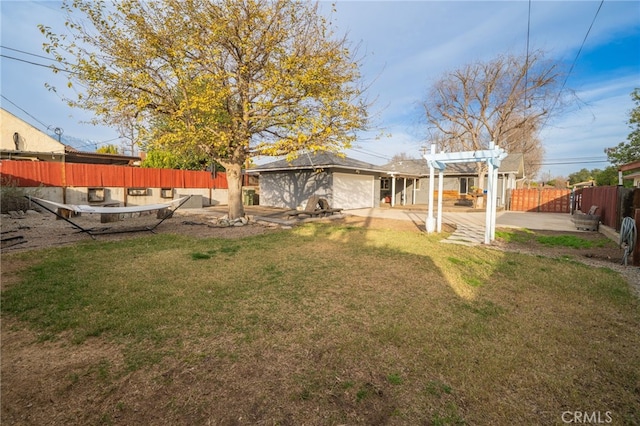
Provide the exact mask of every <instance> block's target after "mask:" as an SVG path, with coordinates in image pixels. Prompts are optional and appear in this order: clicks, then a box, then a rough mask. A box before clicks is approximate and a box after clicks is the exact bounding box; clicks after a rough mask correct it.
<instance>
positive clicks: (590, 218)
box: [571, 206, 600, 231]
mask: <svg viewBox="0 0 640 426" xmlns="http://www.w3.org/2000/svg"><path fill="white" fill-rule="evenodd" d="M597 211H598V206H591V208H590V209H589V212H588V213H586V214H585V213H582V212H581V211H580V210H578V211H576V212H575V213H574V214H573V217H572V218H571V220H572V221H573V224H574V225H575V227H576V229H578V230H580V229H584V230H585V231H597V230H598V227H599V225H600V216H599V215H597V214H596V212H597Z"/></svg>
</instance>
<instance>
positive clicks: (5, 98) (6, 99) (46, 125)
mask: <svg viewBox="0 0 640 426" xmlns="http://www.w3.org/2000/svg"><path fill="white" fill-rule="evenodd" d="M0 96H2V99H4V100H5V101H7V102H9V103H10V104H11V105H13V106H14V107H16V108H18V109H19V110H20V111H22V112H24V113H25V114H27V115H28V116H29V117H31V118H33V119H34V120H36V121H37V122H38V123H40V124H41V125H43V126H44V127H45V128H47V129H48V128H50V127H51V125H48V124H45V123H43V122H42V121H40V120H38V119H37V118H35V117H34V116H33V115H31V114H29V113H28V112H27V111H26V110H24V109H22V108H20V107H19V106H18V105H16V103H15V102H12V101H11V100H10V99H8V98H7V97H6V96H5V95H0Z"/></svg>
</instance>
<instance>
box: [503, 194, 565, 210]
mask: <svg viewBox="0 0 640 426" xmlns="http://www.w3.org/2000/svg"><path fill="white" fill-rule="evenodd" d="M570 208H571V190H570V189H538V188H531V189H513V190H511V194H510V200H509V210H513V211H520V212H545V213H569V212H570Z"/></svg>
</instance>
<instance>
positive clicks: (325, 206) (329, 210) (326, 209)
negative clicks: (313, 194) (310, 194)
mask: <svg viewBox="0 0 640 426" xmlns="http://www.w3.org/2000/svg"><path fill="white" fill-rule="evenodd" d="M318 204H319V205H320V208H321V209H322V211H323V212H324V214H327V215H329V214H334V213H341V212H342V209H338V208H331V206H330V205H329V201H327V200H326V199H325V198H320V200H318Z"/></svg>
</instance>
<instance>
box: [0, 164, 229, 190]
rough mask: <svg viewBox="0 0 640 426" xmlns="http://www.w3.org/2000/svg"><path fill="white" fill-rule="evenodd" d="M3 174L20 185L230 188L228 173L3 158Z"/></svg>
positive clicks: (0, 169)
mask: <svg viewBox="0 0 640 426" xmlns="http://www.w3.org/2000/svg"><path fill="white" fill-rule="evenodd" d="M0 175H1V176H2V178H3V179H12V180H14V181H15V182H16V185H17V186H23V187H37V186H41V185H43V186H60V187H66V186H76V187H78V186H80V187H82V186H87V187H92V186H95V187H103V186H107V187H121V188H132V187H140V188H218V189H226V188H227V176H226V174H225V173H222V172H218V173H216V177H215V179H214V178H213V176H212V174H211V172H206V171H193V170H172V169H146V168H145V169H142V168H137V167H127V166H109V165H103V164H82V163H67V164H64V163H48V162H41V161H15V160H2V161H1V162H0Z"/></svg>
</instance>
